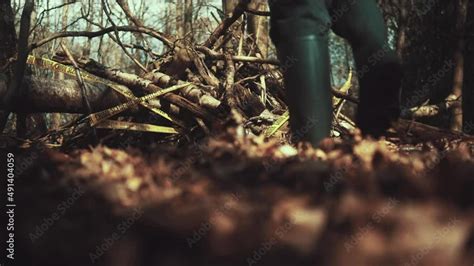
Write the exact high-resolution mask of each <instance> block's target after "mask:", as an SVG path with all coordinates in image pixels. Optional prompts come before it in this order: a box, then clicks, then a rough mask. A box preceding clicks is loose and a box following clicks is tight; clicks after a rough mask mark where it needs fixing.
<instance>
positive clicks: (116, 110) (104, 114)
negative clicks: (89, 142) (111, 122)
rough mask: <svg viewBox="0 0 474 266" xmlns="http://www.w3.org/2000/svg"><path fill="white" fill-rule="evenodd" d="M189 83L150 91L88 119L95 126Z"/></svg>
mask: <svg viewBox="0 0 474 266" xmlns="http://www.w3.org/2000/svg"><path fill="white" fill-rule="evenodd" d="M189 85H190V83H183V84H180V85H175V86H172V87H169V88H166V89H163V90H161V91H157V92H153V93H150V94H148V95H145V96H142V97H140V98H135V99H133V100H131V101H129V102H126V103H123V104H120V105H117V106H114V107H112V108H109V109H106V110H103V111H100V112H97V113H93V114H90V115H89V116H88V119H89V121H90V125H91V126H95V125H97V124H98V123H99V122H101V121H103V120H105V119H108V118H110V117H112V116H114V115H116V114H119V113H121V112H123V111H125V110H127V109H129V108H130V107H132V106H134V105H136V104H140V103H143V102H145V101H148V100H151V99H154V98H157V97H160V96H161V95H163V94H166V93H169V92H172V91H175V90H178V89H182V88H184V87H187V86H189Z"/></svg>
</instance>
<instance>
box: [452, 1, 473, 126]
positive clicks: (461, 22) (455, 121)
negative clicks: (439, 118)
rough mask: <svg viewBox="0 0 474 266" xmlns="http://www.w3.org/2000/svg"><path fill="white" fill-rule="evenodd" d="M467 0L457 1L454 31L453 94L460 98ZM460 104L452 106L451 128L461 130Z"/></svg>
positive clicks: (462, 80) (461, 115)
mask: <svg viewBox="0 0 474 266" xmlns="http://www.w3.org/2000/svg"><path fill="white" fill-rule="evenodd" d="M468 2H469V1H468V0H459V1H458V18H457V22H456V32H457V33H458V34H459V37H458V40H457V48H456V51H455V54H454V64H455V69H454V80H453V94H454V95H455V96H456V97H458V98H461V97H462V90H463V82H464V46H465V37H464V33H465V29H466V18H467V5H468ZM462 117H463V113H462V106H454V107H453V109H452V112H451V130H456V131H462V127H463V118H462Z"/></svg>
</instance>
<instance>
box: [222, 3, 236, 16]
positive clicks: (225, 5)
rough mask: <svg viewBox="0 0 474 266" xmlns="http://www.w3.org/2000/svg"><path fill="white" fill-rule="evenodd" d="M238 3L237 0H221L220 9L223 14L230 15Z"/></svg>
mask: <svg viewBox="0 0 474 266" xmlns="http://www.w3.org/2000/svg"><path fill="white" fill-rule="evenodd" d="M238 3H239V1H238V0H222V10H223V11H224V14H225V15H226V16H230V15H231V14H232V11H234V9H235V7H236V6H237V4H238Z"/></svg>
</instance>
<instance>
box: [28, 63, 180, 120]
mask: <svg viewBox="0 0 474 266" xmlns="http://www.w3.org/2000/svg"><path fill="white" fill-rule="evenodd" d="M26 63H28V64H30V65H35V66H38V67H41V68H45V69H49V70H52V71H55V72H61V73H64V74H66V75H70V76H76V72H75V69H74V68H73V67H71V66H67V65H64V64H61V63H58V62H56V61H53V60H51V59H48V58H42V57H35V56H32V55H29V56H28V58H27V60H26ZM80 73H81V76H82V78H83V79H84V80H86V81H90V82H97V83H102V84H104V85H107V86H109V87H110V88H112V89H113V90H114V91H116V92H118V93H120V94H121V95H122V96H125V97H127V98H129V99H130V100H136V99H137V97H136V96H135V95H134V94H133V93H132V92H130V91H129V90H128V89H123V87H122V86H120V85H119V84H117V83H115V82H113V81H110V80H106V79H103V78H100V77H97V76H95V75H92V74H90V73H88V72H86V71H82V70H81V71H80ZM139 104H140V105H142V106H143V107H145V108H147V109H148V110H150V111H151V112H153V113H155V114H157V115H160V116H162V117H163V118H165V119H167V120H169V121H171V122H174V121H173V119H172V118H171V117H170V116H169V115H168V114H167V113H165V112H163V111H162V110H160V109H158V108H156V107H153V106H151V105H149V104H147V103H145V102H139Z"/></svg>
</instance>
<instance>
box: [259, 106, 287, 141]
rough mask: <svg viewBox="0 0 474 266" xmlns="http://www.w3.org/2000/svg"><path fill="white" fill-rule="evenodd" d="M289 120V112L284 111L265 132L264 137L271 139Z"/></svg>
mask: <svg viewBox="0 0 474 266" xmlns="http://www.w3.org/2000/svg"><path fill="white" fill-rule="evenodd" d="M289 119H290V112H289V111H286V112H285V113H284V114H282V115H281V116H280V117H279V118H278V119H277V120H276V121H275V123H273V125H271V126H270V127H269V128H267V130H266V131H265V133H264V134H265V137H267V138H268V137H271V136H273V134H275V132H277V131H278V130H279V129H280V128H281V127H282V126H283V125H284V124H285V123H286V122H287V121H288V120H289Z"/></svg>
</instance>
